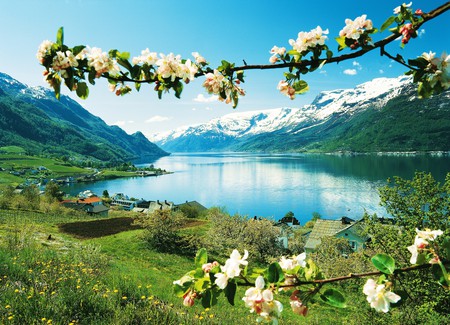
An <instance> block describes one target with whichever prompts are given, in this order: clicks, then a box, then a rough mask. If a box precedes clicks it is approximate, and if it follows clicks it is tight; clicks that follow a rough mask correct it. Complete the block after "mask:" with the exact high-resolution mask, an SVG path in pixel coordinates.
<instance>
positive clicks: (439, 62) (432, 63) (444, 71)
mask: <svg viewBox="0 0 450 325" xmlns="http://www.w3.org/2000/svg"><path fill="white" fill-rule="evenodd" d="M422 57H423V58H424V59H425V60H427V61H428V66H427V67H426V71H427V72H429V73H431V74H433V77H432V79H431V82H430V84H431V86H432V87H434V85H436V83H437V82H440V83H441V86H442V87H443V88H444V89H448V88H449V87H450V70H449V69H448V65H449V62H450V55H447V53H445V52H443V53H442V55H441V57H440V58H439V57H436V53H434V52H429V53H423V54H422Z"/></svg>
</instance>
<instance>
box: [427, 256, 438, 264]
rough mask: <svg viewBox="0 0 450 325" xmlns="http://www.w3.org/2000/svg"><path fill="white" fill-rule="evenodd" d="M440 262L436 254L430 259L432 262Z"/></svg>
mask: <svg viewBox="0 0 450 325" xmlns="http://www.w3.org/2000/svg"><path fill="white" fill-rule="evenodd" d="M439 262H440V260H439V256H435V257H433V258H432V259H431V260H430V262H429V263H430V264H438V263H439Z"/></svg>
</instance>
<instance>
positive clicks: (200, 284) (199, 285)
mask: <svg viewBox="0 0 450 325" xmlns="http://www.w3.org/2000/svg"><path fill="white" fill-rule="evenodd" d="M209 284H210V282H209V278H201V279H199V280H197V281H195V284H194V288H195V291H198V292H202V291H203V290H205V289H206V288H207V287H208V285H209Z"/></svg>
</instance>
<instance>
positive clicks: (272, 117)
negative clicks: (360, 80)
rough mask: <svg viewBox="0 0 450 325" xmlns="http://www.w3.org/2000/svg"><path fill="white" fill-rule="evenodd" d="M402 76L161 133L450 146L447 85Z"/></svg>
mask: <svg viewBox="0 0 450 325" xmlns="http://www.w3.org/2000/svg"><path fill="white" fill-rule="evenodd" d="M415 93H416V90H415V86H414V85H413V84H412V83H411V81H410V79H409V78H408V77H405V76H402V77H399V78H391V79H388V78H378V79H374V80H372V81H369V82H367V83H364V84H361V85H359V86H357V87H355V88H354V89H339V90H333V91H325V92H322V93H320V94H319V95H318V96H317V97H316V98H315V99H314V101H313V102H312V103H311V104H310V105H306V106H304V107H303V108H277V109H272V110H264V111H254V112H243V113H233V114H229V115H226V116H224V117H222V118H219V119H214V120H211V121H210V122H208V123H205V124H202V125H198V126H192V127H185V128H183V129H178V130H175V131H172V132H169V133H166V134H160V135H157V136H155V137H154V138H153V141H154V142H155V143H157V144H158V145H160V146H161V147H162V148H163V149H165V150H170V151H220V150H224V151H225V150H230V151H259V152H261V151H266V152H268V151H270V152H300V151H305V150H308V151H339V150H348V151H358V152H374V151H411V150H418V151H428V150H445V151H447V150H450V105H449V103H450V101H449V99H450V92H447V93H444V94H442V95H440V96H435V97H433V98H431V99H428V100H420V99H417V98H416V96H415Z"/></svg>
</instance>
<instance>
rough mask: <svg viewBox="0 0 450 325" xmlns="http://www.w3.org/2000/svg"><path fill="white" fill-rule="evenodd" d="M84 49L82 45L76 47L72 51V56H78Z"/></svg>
mask: <svg viewBox="0 0 450 325" xmlns="http://www.w3.org/2000/svg"><path fill="white" fill-rule="evenodd" d="M85 48H86V46H84V45H77V46H75V47H74V48H73V49H72V54H73V55H74V56H76V55H78V54H80V52H81V51H83V50H84V49H85Z"/></svg>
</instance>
